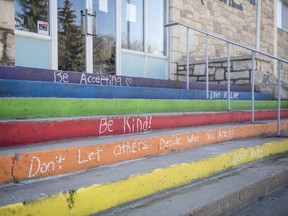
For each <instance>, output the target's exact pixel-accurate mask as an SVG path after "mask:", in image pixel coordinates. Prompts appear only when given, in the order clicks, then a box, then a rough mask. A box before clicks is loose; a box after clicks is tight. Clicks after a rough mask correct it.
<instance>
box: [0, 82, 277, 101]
mask: <svg viewBox="0 0 288 216" xmlns="http://www.w3.org/2000/svg"><path fill="white" fill-rule="evenodd" d="M0 97H56V98H123V99H125V98H126V99H129V98H130V99H131V98H132V99H185V100H193V99H206V91H205V90H186V89H169V88H145V87H134V88H133V89H131V88H130V87H123V86H121V87H119V86H96V85H81V84H69V85H67V84H65V83H52V82H42V81H23V80H0ZM228 97H229V96H228V93H227V91H209V99H211V100H224V99H227V98H228ZM230 98H231V100H251V93H250V92H234V91H231V92H230ZM255 100H272V94H268V93H257V92H256V93H255Z"/></svg>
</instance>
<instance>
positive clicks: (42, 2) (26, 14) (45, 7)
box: [15, 0, 49, 34]
mask: <svg viewBox="0 0 288 216" xmlns="http://www.w3.org/2000/svg"><path fill="white" fill-rule="evenodd" d="M48 12H49V1H48V0H31V1H27V0H15V28H16V29H18V30H24V31H28V32H36V33H40V34H49V22H48V21H49V20H48V17H49V16H48Z"/></svg>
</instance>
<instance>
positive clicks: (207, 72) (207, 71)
mask: <svg viewBox="0 0 288 216" xmlns="http://www.w3.org/2000/svg"><path fill="white" fill-rule="evenodd" d="M206 99H207V100H209V62H208V34H206Z"/></svg>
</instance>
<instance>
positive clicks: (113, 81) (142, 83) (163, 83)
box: [0, 66, 251, 92]
mask: <svg viewBox="0 0 288 216" xmlns="http://www.w3.org/2000/svg"><path fill="white" fill-rule="evenodd" d="M0 79H12V80H30V81H47V82H57V83H77V84H94V85H105V86H109V85H111V86H134V87H135V86H137V87H154V88H183V89H184V88H186V82H183V81H175V80H162V79H150V78H138V77H127V76H116V75H108V74H91V73H80V72H71V71H57V70H48V69H36V68H27V67H8V66H0ZM190 89H196V90H205V89H206V84H205V83H197V82H190ZM209 90H216V91H225V90H227V86H226V85H220V84H212V83H210V84H209ZM231 91H238V92H249V91H251V86H247V85H246V86H242V85H241V86H240V85H231Z"/></svg>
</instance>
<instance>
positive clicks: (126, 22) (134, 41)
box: [121, 0, 144, 52]
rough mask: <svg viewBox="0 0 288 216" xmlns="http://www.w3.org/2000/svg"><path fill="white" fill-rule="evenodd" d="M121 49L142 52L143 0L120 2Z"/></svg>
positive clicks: (123, 0) (124, 0)
mask: <svg viewBox="0 0 288 216" xmlns="http://www.w3.org/2000/svg"><path fill="white" fill-rule="evenodd" d="M121 13H122V48H125V49H131V50H136V51H142V52H143V51H144V3H143V0H122V11H121Z"/></svg>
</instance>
